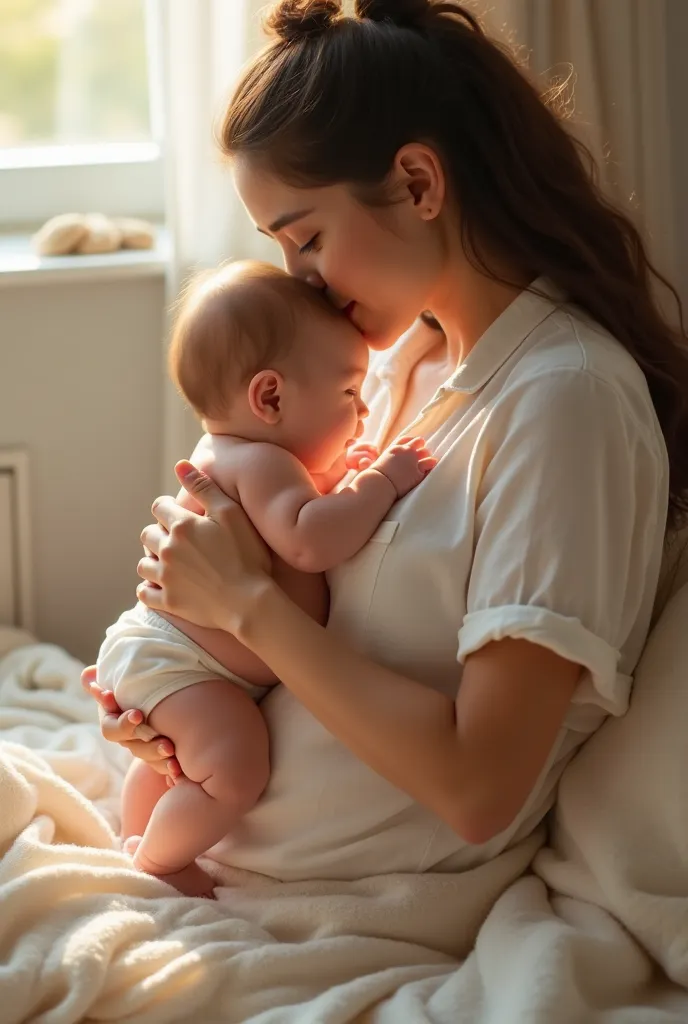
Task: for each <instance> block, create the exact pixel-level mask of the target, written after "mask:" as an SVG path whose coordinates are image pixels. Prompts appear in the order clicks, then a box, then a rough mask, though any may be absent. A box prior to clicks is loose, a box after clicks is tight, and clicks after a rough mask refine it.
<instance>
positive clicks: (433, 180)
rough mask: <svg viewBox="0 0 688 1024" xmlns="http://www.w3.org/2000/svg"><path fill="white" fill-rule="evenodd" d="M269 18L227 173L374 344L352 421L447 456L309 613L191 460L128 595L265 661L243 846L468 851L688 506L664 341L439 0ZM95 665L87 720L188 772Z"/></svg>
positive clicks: (572, 179) (551, 136) (633, 643)
mask: <svg viewBox="0 0 688 1024" xmlns="http://www.w3.org/2000/svg"><path fill="white" fill-rule="evenodd" d="M270 24H271V28H272V32H273V36H274V38H273V41H272V42H271V44H270V45H269V46H268V48H267V49H266V50H265V51H264V52H263V53H262V54H261V55H259V56H258V57H257V58H256V59H255V60H254V61H253V63H252V65H251V66H250V67H249V68H248V70H247V71H246V73H245V75H244V78H243V80H242V81H241V83H240V84H239V86H238V88H237V91H236V93H235V96H234V98H233V100H232V102H231V104H230V106H229V109H228V111H227V114H226V117H225V120H224V124H223V126H222V132H221V145H222V148H223V150H224V152H225V153H226V154H227V156H228V157H230V159H231V162H232V167H233V173H234V178H235V184H236V187H237V189H238V191H239V194H240V196H241V198H242V200H243V202H244V204H245V206H246V208H247V210H248V212H249V214H250V216H251V217H252V219H253V221H254V222H255V224H256V226H257V228H258V230H260V231H263V232H265V233H267V234H269V235H270V236H272V237H273V238H275V239H276V241H277V242H278V243H279V245H280V246H281V248H282V251H283V254H284V260H285V263H286V266H287V268H288V270H289V271H290V272H291V273H293V274H296V275H299V276H301V277H303V278H304V279H306V280H308V281H309V282H310V283H312V284H313V285H314V286H315V287H320V288H325V289H327V291H328V294H329V296H330V297H331V299H332V301H333V302H335V303H336V304H337V305H338V306H340V307H342V308H345V309H346V312H347V314H348V315H349V316H350V318H351V319H352V321H353V322H354V323H355V324H356V326H357V327H358V328H359V330H360V331H361V332H362V333H363V334H364V336H365V337H366V339H367V340H368V343H369V345H370V347H371V349H372V350H374V352H375V353H377V354H376V355H375V358H374V360H373V369H372V372H371V375H370V379H369V382H368V388H367V391H368V393H367V395H366V396H365V397H366V399H367V400H368V402H369V404H370V407H371V414H370V420H369V428H368V431H367V439H368V440H370V441H371V442H373V443H377V444H378V445H384V444H386V443H389V440H390V439H391V438H393V437H395V436H398V435H399V434H400V433H402V432H405V431H406V430H407V429H410V427H411V424H412V425H413V432H414V434H422V435H423V436H424V437H425V438H426V440H427V442H428V444H429V446H430V447H431V449H432V451H433V453H434V454H435V455H437V456H438V458H439V459H440V461H439V464H438V466H437V468H436V469H435V470H434V471H433V473H432V474H430V477H429V478H428V480H427V481H425V482H424V484H423V485H422V486H421V487H420V488H418V490H417V491H416V492H414V493H413V494H411V495H409V496H408V497H407V498H406V499H404V500H403V501H401V502H400V503H399V504H398V505H397V506H395V508H394V509H393V510H392V513H391V518H390V520H389V521H388V522H386V523H384V524H383V527H382V528H381V530H380V531H378V535H377V536H376V538H374V539H373V541H371V542H370V543H369V544H368V546H367V547H366V548H365V549H364V551H363V552H362V553H361V554H360V555H359V556H357V557H356V558H355V559H353V560H352V561H351V562H349V563H347V564H346V565H345V566H343V567H341V568H340V569H338V570H337V571H335V572H333V573H332V574H331V577H330V586H331V593H332V610H331V619H330V624H329V628H328V630H323V629H321V628H320V627H319V626H317V625H316V624H315V623H314V622H312V621H311V620H310V619H309V618H308V617H307V616H306V615H305V614H303V613H302V612H301V611H300V610H299V609H298V608H296V607H295V606H294V605H293V604H291V603H290V601H289V600H288V599H287V598H286V597H285V595H284V594H283V593H281V592H280V591H279V590H278V589H277V588H276V587H275V586H274V585H273V584H272V582H271V580H270V579H269V577H268V576H267V575H266V572H265V564H266V563H265V554H264V551H263V549H262V547H261V545H260V543H259V542H258V540H257V539H256V537H255V534H254V533H253V531H252V530H251V528H250V525H249V524H248V523H247V521H246V520H245V517H244V516H243V513H242V511H241V510H240V509H238V508H236V507H234V506H232V504H231V502H229V500H228V499H227V498H225V497H224V496H223V495H222V494H221V493H220V492H219V491H218V490H217V489H216V488H215V487H214V485H212V483H211V482H210V481H209V480H208V479H207V478H205V477H203V476H202V475H200V474H198V473H196V472H195V471H193V470H192V469H191V467H190V466H189V465H188V464H181V465H180V467H178V472H179V476H180V480H181V481H182V483H183V485H184V486H185V487H186V488H187V489H188V490H189V491H191V492H192V493H193V495H194V496H195V497H196V498H197V499H198V501H200V503H201V504H202V505H203V507H204V508H205V509H206V510H207V512H208V515H207V517H206V518H200V517H198V516H195V515H193V514H191V513H189V512H186V511H184V510H182V509H181V508H179V507H178V506H177V505H176V504H175V503H174V502H173V500H172V499H171V498H161V499H159V500H158V501H157V502H156V503H155V505H154V513H155V516H156V518H157V520H158V524H157V525H155V526H150V527H147V528H146V529H145V530H144V532H143V535H142V541H143V543H144V545H145V547H146V549H147V551H148V552H149V554H147V555H146V557H144V558H143V559H142V561H141V562H140V564H139V573H140V575H141V576H142V577H143V579H144V581H145V582H144V583H143V584H142V585H141V586H140V588H139V596H140V598H141V600H142V601H143V602H145V603H146V604H147V605H149V606H150V607H151V608H156V609H160V610H164V611H167V612H170V613H173V614H176V615H179V616H181V617H183V618H186V619H189V620H192V621H194V622H197V623H199V624H200V625H203V626H212V627H217V628H220V629H224V630H227V631H229V632H231V633H234V634H235V635H236V636H237V637H238V638H239V639H240V640H241V641H242V642H243V643H244V644H246V645H247V646H248V647H249V648H251V649H252V650H253V651H254V652H255V653H256V654H257V655H258V656H259V657H260V658H262V659H263V661H265V662H266V663H267V664H268V665H269V666H270V667H271V669H272V670H273V671H274V672H275V674H276V675H277V676H278V677H279V678H280V679H281V680H282V682H283V686H282V687H279V688H277V689H276V690H275V691H273V693H272V694H271V696H270V697H269V698H268V699H267V700H266V701H265V702H264V704H263V709H264V711H265V715H266V718H267V721H268V725H269V728H270V732H271V739H272V755H273V774H272V781H271V785H270V787H269V790H268V792H267V794H266V796H265V798H264V800H263V801H262V802H261V804H260V805H259V806H258V807H257V808H256V810H255V811H254V812H252V813H251V814H250V815H248V816H247V818H246V819H245V821H244V823H243V825H242V826H241V827H240V829H239V830H238V831H237V833H236V834H233V835H232V837H231V839H230V840H229V841H228V842H229V843H231V848H230V849H229V852H228V853H227V854H226V856H227V857H228V859H229V860H230V861H231V863H232V864H234V865H237V866H240V867H247V868H251V869H253V870H256V871H262V872H265V873H266V874H272V875H275V876H278V877H282V878H285V879H288V878H302V877H320V878H322V877H328V876H329V877H339V878H342V877H357V876H361V875H365V874H370V873H375V872H380V871H423V870H428V869H432V870H445V871H452V870H460V869H463V868H465V867H469V866H471V865H473V864H475V863H479V862H481V861H484V860H486V859H488V858H490V857H492V856H494V855H496V854H497V853H498V852H499V851H501V850H502V849H504V848H506V847H507V846H509V845H511V844H513V843H515V842H516V841H518V840H519V839H520V838H522V837H523V836H525V835H526V834H528V833H529V832H531V831H532V830H533V829H534V828H535V827H536V826H537V824H538V823H539V822H540V821H541V820H542V818H543V817H544V815H545V813H546V812H547V810H548V809H549V807H550V806H551V804H552V801H553V794H554V791H555V787H556V784H557V781H558V779H559V776H560V775H561V772H562V770H563V768H564V766H565V764H566V763H567V761H568V760H569V759H570V757H571V756H572V754H573V752H574V751H575V750H576V749H577V748H578V747H579V746H580V744H581V743H582V742H583V741H584V740H585V739H586V738H587V737H588V736H589V735H590V734H591V733H592V732H593V731H594V730H595V729H596V728H597V727H598V726H599V724H600V723H601V721H602V720H603V719H604V717H605V715H607V714H615V715H620V714H623V713H624V711H625V710H626V707H627V705H628V698H629V691H630V684H631V673H632V672H633V669H634V667H635V665H636V662H637V660H638V657H639V655H640V651H641V649H642V646H643V643H644V641H645V638H646V635H647V631H648V626H649V621H650V613H651V608H652V603H653V598H654V594H655V591H656V586H657V580H658V574H659V566H660V560H661V554H662V548H663V541H664V536H665V531H666V528H667V525H670V526H671V525H674V524H675V523H676V522H677V520H678V518H679V517H680V515H681V514H682V513H683V512H684V511H685V508H686V488H687V486H688V412H687V410H686V401H685V399H684V396H686V395H688V363H687V362H686V358H685V354H684V349H683V342H684V337H683V334H682V333H681V334H678V333H672V330H671V328H670V327H669V326H668V324H667V323H666V322H665V321H664V320H663V319H662V316H661V314H660V312H659V310H658V307H657V306H656V305H655V302H654V299H653V296H652V290H651V289H652V285H653V278H657V277H658V275H657V274H656V273H655V271H654V270H653V268H652V267H651V265H650V263H649V262H648V258H647V256H646V254H645V251H644V249H643V245H642V243H641V241H640V239H639V237H638V234H637V232H636V231H635V229H634V228H633V227H632V226H631V224H630V222H629V221H628V220H627V218H626V217H625V216H624V215H622V214H621V213H620V212H619V211H617V210H615V209H613V208H611V207H610V206H609V205H608V204H607V203H606V201H605V200H603V199H602V197H601V195H600V193H599V192H598V191H597V189H596V187H595V185H594V184H593V181H592V179H591V176H590V174H589V171H588V169H587V168H588V164H587V162H586V160H585V159H584V158H583V157H584V154H583V156H582V155H581V150H580V147H578V146H577V145H576V144H575V143H574V141H573V140H572V139H571V138H570V136H569V135H568V134H567V133H566V131H565V129H564V127H563V126H562V124H561V123H560V122H559V120H558V118H557V115H556V113H555V111H553V110H552V109H549V108H548V107H547V106H546V104H545V102H543V100H542V99H541V98H540V97H539V96H538V94H537V93H536V91H535V90H534V88H533V87H532V86H531V85H530V84H529V83H528V82H527V81H526V80H525V78H523V77H522V76H521V74H520V72H519V71H518V70H517V68H516V67H515V66H514V65H513V64H512V63H511V61H510V59H509V58H508V56H506V55H505V54H504V53H503V52H502V50H501V49H500V48H499V47H497V46H496V45H495V44H493V43H492V42H490V41H489V40H488V39H487V38H486V37H485V36H484V35H483V34H482V32H481V31H480V28H479V26H478V24H477V23H476V22H475V20H474V19H473V17H472V16H471V15H470V14H469V13H468V12H467V11H465V10H464V9H463V8H462V7H461V6H460V5H459V4H458V3H443V2H438V0H403V2H402V0H359V3H358V5H357V15H356V17H355V18H344V17H343V16H342V14H341V12H340V9H339V4H338V3H337V2H335V0H283V2H282V3H280V4H278V5H277V7H276V9H275V10H274V12H273V14H272V17H271V22H270ZM428 310H429V311H431V313H432V316H428V314H427V313H426V312H424V311H428ZM421 314H422V317H421V319H420V320H419V319H418V318H419V316H421ZM438 325H439V326H440V327H441V331H439V330H438V329H437V326H438ZM404 332H406V333H404ZM397 338H400V340H399V341H398V342H395V339H397ZM92 680H93V674H92V672H87V673H86V674H85V681H86V685H87V686H88V685H90V686H91V689H92V691H93V692H94V694H95V695H96V696H97V697H98V699H99V701H100V703H101V705H102V707H103V708H104V710H105V714H104V717H103V732H104V734H105V736H106V737H107V738H109V739H112V740H116V741H118V742H120V743H124V744H125V745H127V746H129V748H130V749H131V750H132V752H133V753H134V754H135V755H136V756H139V757H142V758H144V759H145V760H147V761H149V763H152V764H155V765H156V766H157V767H158V769H159V770H160V771H162V772H164V771H165V770H168V771H169V773H170V775H171V776H172V777H174V776H175V775H176V774H178V771H179V768H178V765H177V763H176V762H175V760H174V758H173V757H172V756H171V755H172V754H173V750H172V748H171V745H170V744H169V741H166V740H159V739H158V741H156V742H155V743H151V744H145V743H141V742H137V741H136V740H135V739H134V732H135V728H136V725H137V724H138V723H139V722H140V721H141V715H140V714H138V713H130V715H129V716H121V717H119V716H118V711H119V709H118V708H117V707H116V706H115V705H114V704H113V701H112V697H111V695H110V694H108V693H104V694H103V693H101V692H100V691H99V689H98V687H96V686H95V684H94V683H93V682H92ZM362 791H364V793H365V795H362Z"/></svg>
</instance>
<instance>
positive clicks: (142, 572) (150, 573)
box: [136, 555, 162, 587]
mask: <svg viewBox="0 0 688 1024" xmlns="http://www.w3.org/2000/svg"><path fill="white" fill-rule="evenodd" d="M136 572H137V574H138V575H139V576H140V577H141V579H142V580H147V581H148V583H152V584H154V585H155V586H156V587H159V586H160V578H161V576H162V564H161V563H160V560H159V559H158V558H148V557H147V556H146V555H144V557H143V558H141V559H140V560H139V564H138V565H137V566H136Z"/></svg>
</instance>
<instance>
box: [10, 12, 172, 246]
mask: <svg viewBox="0 0 688 1024" xmlns="http://www.w3.org/2000/svg"><path fill="white" fill-rule="evenodd" d="M157 2H158V0H2V4H1V5H0V223H3V224H4V225H5V226H11V225H13V224H26V223H29V222H33V223H38V222H40V221H42V220H45V219H46V218H47V217H49V216H52V215H54V214H56V213H64V212H68V211H71V210H81V211H83V212H86V211H87V210H100V211H102V212H105V213H112V214H132V215H141V216H153V217H155V216H158V217H159V216H160V215H161V214H162V172H161V160H160V140H161V128H160V117H159V114H158V106H159V104H158V93H159V82H158V81H157V74H156V64H157V61H156V49H157V32H156V29H157V17H156V15H157Z"/></svg>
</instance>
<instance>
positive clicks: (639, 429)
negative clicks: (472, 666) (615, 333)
mask: <svg viewBox="0 0 688 1024" xmlns="http://www.w3.org/2000/svg"><path fill="white" fill-rule="evenodd" d="M474 458H475V460H476V464H475V465H474V466H473V468H472V472H473V473H474V474H475V475H476V476H477V478H478V479H479V483H478V485H477V491H476V513H475V515H476V518H475V545H474V558H473V564H472V569H471V573H470V577H469V582H468V593H467V602H466V608H467V613H466V615H465V618H464V620H463V623H462V626H461V629H460V632H459V646H458V658H459V661H460V662H463V661H464V660H465V659H466V657H467V656H468V655H469V654H471V653H473V652H474V651H477V650H478V649H480V648H481V647H483V646H484V645H485V644H487V643H489V642H491V641H495V640H501V639H504V638H506V637H512V638H520V639H525V640H529V641H532V642H533V643H537V644H540V645H542V646H544V647H547V648H549V649H551V650H552V651H554V652H555V653H557V654H559V655H560V656H561V657H563V658H566V659H568V660H570V661H572V662H575V663H577V664H579V665H581V666H582V667H583V669H584V670H585V671H584V672H583V674H582V676H581V682H580V685H579V689H578V692H577V694H576V697H575V701H574V702H575V703H577V704H594V705H596V706H597V707H599V708H600V709H602V710H604V711H605V712H607V713H611V714H622V713H623V712H624V711H625V710H626V707H627V704H628V695H629V689H630V677H629V674H628V673H624V672H623V671H620V670H619V652H620V649H621V647H622V646H623V644H624V643H625V641H626V639H627V637H628V635H629V632H630V630H631V629H632V628H633V624H634V623H635V621H636V619H637V616H638V609H639V607H640V604H641V602H642V601H643V599H644V593H643V589H644V587H645V586H646V581H647V571H648V562H649V560H650V559H652V558H653V557H654V556H653V552H654V550H655V548H656V545H655V540H654V539H655V537H656V532H657V518H658V514H659V515H662V514H665V512H666V505H665V504H664V502H663V500H662V493H663V490H666V486H667V485H666V466H665V460H664V459H663V457H662V452H661V450H660V449H659V447H658V444H657V438H656V432H653V431H651V430H649V429H648V427H647V424H646V423H644V422H643V421H642V418H640V417H639V416H638V415H637V409H636V407H635V406H634V404H633V402H632V401H631V400H629V398H628V396H627V395H625V394H624V393H623V392H619V391H617V390H616V389H615V388H614V387H612V386H611V385H610V384H609V383H607V382H606V381H604V380H601V379H600V378H598V377H596V376H595V375H594V374H592V373H590V372H587V371H585V370H573V369H559V370H551V371H548V372H547V373H543V374H541V375H540V376H537V377H534V378H530V379H529V380H527V381H525V382H522V383H519V384H516V385H514V386H513V387H511V388H509V389H507V390H506V391H505V392H503V394H502V395H501V396H500V398H499V400H498V402H497V403H496V404H495V406H494V407H493V408H492V409H491V410H490V411H489V412H488V413H487V415H486V417H485V420H484V423H483V425H482V428H481V439H480V443H479V444H478V446H477V448H476V451H475V453H474ZM658 510H659V512H658ZM662 510H663V512H662Z"/></svg>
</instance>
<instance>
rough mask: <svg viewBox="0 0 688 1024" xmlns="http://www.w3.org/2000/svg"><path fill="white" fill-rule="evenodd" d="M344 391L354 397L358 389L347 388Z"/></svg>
mask: <svg viewBox="0 0 688 1024" xmlns="http://www.w3.org/2000/svg"><path fill="white" fill-rule="evenodd" d="M346 393H347V395H351V397H352V398H355V397H356V395H357V394H358V391H357V390H356V388H347V390H346Z"/></svg>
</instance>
